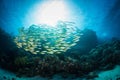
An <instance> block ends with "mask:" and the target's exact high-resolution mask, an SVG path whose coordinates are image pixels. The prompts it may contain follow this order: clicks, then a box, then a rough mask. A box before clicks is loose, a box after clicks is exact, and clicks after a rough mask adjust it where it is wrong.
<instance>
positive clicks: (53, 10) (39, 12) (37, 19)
mask: <svg viewBox="0 0 120 80" xmlns="http://www.w3.org/2000/svg"><path fill="white" fill-rule="evenodd" d="M31 16H32V20H31V21H32V22H33V23H34V24H47V25H50V26H55V25H56V23H57V22H58V21H59V20H62V21H65V20H67V18H68V16H69V12H68V9H67V7H66V4H65V2H64V1H63V0H46V1H44V2H42V4H41V5H40V4H37V5H36V6H35V7H34V9H33V11H32V13H31Z"/></svg>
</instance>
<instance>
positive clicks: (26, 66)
mask: <svg viewBox="0 0 120 80" xmlns="http://www.w3.org/2000/svg"><path fill="white" fill-rule="evenodd" d="M3 34H4V35H3ZM0 36H1V39H0V40H1V41H0V66H1V67H2V68H4V69H7V70H10V71H12V72H15V73H16V74H17V76H19V77H20V76H29V77H31V76H36V75H39V76H43V77H51V76H53V75H55V74H61V75H62V76H63V77H66V76H67V75H68V74H73V75H75V76H78V77H86V78H87V79H92V78H94V77H98V75H97V72H99V71H101V70H108V69H112V68H113V67H114V66H115V65H120V40H118V39H115V40H112V41H110V42H106V43H103V44H100V45H98V46H97V47H96V48H94V49H92V50H91V51H90V52H89V53H88V54H87V55H86V54H85V55H76V54H72V55H73V56H74V57H71V56H68V55H66V54H36V55H34V54H31V53H30V52H29V51H25V50H24V49H22V48H17V45H16V44H15V43H14V42H13V41H14V38H12V37H11V36H9V34H6V33H5V32H4V31H2V30H1V32H0ZM3 42H7V43H5V44H4V43H3ZM3 46H4V47H3Z"/></svg>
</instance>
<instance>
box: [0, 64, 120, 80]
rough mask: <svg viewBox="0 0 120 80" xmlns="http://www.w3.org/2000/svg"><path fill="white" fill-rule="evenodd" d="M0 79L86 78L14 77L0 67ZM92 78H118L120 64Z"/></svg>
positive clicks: (75, 79) (108, 79)
mask: <svg viewBox="0 0 120 80" xmlns="http://www.w3.org/2000/svg"><path fill="white" fill-rule="evenodd" d="M0 80H88V79H85V78H78V77H76V78H74V79H73V78H71V76H70V77H68V78H62V77H61V76H60V75H54V76H53V77H52V78H43V77H39V76H36V77H16V75H15V74H14V73H12V72H9V71H6V70H3V69H0ZM92 80H120V65H117V66H116V67H115V68H114V69H112V70H108V71H102V72H100V73H99V74H98V77H97V78H95V79H92Z"/></svg>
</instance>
